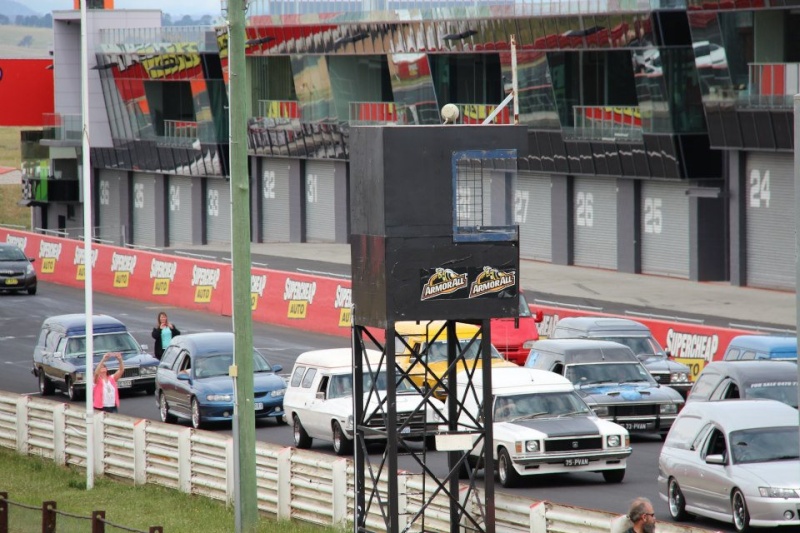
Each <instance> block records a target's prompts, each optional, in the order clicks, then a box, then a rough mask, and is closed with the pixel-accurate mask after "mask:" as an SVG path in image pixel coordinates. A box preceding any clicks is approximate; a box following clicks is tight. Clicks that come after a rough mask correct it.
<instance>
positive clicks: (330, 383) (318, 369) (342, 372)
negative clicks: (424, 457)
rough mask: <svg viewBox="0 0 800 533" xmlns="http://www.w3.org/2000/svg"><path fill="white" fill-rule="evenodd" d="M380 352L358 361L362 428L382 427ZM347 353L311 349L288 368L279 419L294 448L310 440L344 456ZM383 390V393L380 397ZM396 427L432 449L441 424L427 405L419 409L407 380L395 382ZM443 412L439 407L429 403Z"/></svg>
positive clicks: (347, 443) (348, 426) (348, 440)
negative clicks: (361, 377) (287, 425)
mask: <svg viewBox="0 0 800 533" xmlns="http://www.w3.org/2000/svg"><path fill="white" fill-rule="evenodd" d="M380 358H381V353H380V352H378V351H377V350H366V358H365V359H366V360H365V362H364V370H363V373H364V388H363V390H364V401H369V404H368V407H367V409H366V412H367V413H369V416H368V417H367V421H366V424H367V426H369V427H375V428H380V429H383V428H385V422H384V412H385V410H386V409H387V406H386V403H385V402H383V405H382V406H381V405H379V404H380V403H381V401H382V399H383V398H385V391H386V368H385V367H382V368H380V369H379V368H378V364H379V362H380ZM352 360H353V353H352V351H351V349H350V348H333V349H328V350H314V351H310V352H305V353H303V354H300V356H299V357H298V358H297V361H295V364H294V368H293V369H292V376H291V378H289V384H288V387H287V388H286V395H285V396H284V398H283V408H284V413H285V414H284V417H285V420H286V422H287V423H290V424H292V427H293V429H294V444H295V446H297V447H298V448H310V447H311V443H312V441H313V439H319V440H321V441H326V442H332V443H333V449H334V451H335V452H336V454H337V455H348V454H350V453H352V450H353V438H354V424H353V363H352ZM367 361H368V362H369V365H370V366H369V368H371V370H372V373H373V374H375V375H377V380H378V386H377V388H378V391H379V396H380V399H379V398H377V397H376V396H375V395H374V394H373V395H372V397H371V398H369V399H368V395H367V392H368V391H369V389H370V386H371V382H372V377H371V375H370V372H369V369H368V366H367ZM380 391H383V392H384V394H381V393H380ZM396 392H397V422H398V427H399V428H400V431H401V433H402V434H403V436H404V438H406V439H408V440H424V441H425V444H426V445H428V447H429V448H431V447H433V446H434V445H435V433H436V430H437V428H438V427H439V424H440V423H441V421H442V419H441V418H440V416H439V414H438V413H437V412H436V409H434V408H431V406H430V405H429V406H427V408H426V406H425V405H423V403H424V402H423V397H422V395H421V394H419V393H418V392H417V391H416V390H415V389H414V388H413V386H412V385H411V383H410V382H409V381H408V380H402V381H399V382H396ZM429 401H430V402H431V404H432V405H434V406H436V408H438V410H439V413H442V414H443V413H444V412H445V411H444V404H442V403H441V402H440V401H438V400H436V399H433V398H432V399H431V400H429ZM365 439H368V440H381V439H382V436H381V435H370V434H366V435H365Z"/></svg>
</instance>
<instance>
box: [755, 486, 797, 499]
mask: <svg viewBox="0 0 800 533" xmlns="http://www.w3.org/2000/svg"><path fill="white" fill-rule="evenodd" d="M758 492H759V494H761V497H762V498H797V496H798V491H796V490H795V489H781V488H778V487H758Z"/></svg>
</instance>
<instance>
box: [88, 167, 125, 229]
mask: <svg viewBox="0 0 800 533" xmlns="http://www.w3.org/2000/svg"><path fill="white" fill-rule="evenodd" d="M126 177H127V176H126V173H125V172H123V171H120V170H101V171H100V173H99V175H98V178H97V193H96V194H97V199H98V201H97V206H98V209H97V218H98V228H97V231H96V234H95V236H96V237H98V238H100V239H101V240H102V241H106V242H110V243H113V244H116V245H123V244H125V242H124V240H123V237H124V236H125V235H124V232H123V230H122V223H121V220H120V219H121V217H120V209H121V205H120V202H121V196H120V191H121V190H122V186H123V183H125V184H127V179H126Z"/></svg>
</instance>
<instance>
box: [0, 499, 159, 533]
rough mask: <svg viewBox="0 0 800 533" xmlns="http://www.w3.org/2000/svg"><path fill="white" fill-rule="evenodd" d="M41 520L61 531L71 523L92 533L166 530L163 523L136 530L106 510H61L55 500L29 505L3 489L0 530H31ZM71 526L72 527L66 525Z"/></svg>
mask: <svg viewBox="0 0 800 533" xmlns="http://www.w3.org/2000/svg"><path fill="white" fill-rule="evenodd" d="M35 522H39V523H40V524H41V526H42V528H41V531H58V526H59V525H61V526H65V525H66V524H67V523H71V524H77V523H81V524H85V525H84V526H83V527H80V528H79V529H80V530H83V531H92V532H93V533H104V532H105V531H106V527H107V526H108V527H109V528H110V529H109V530H111V529H123V530H125V531H131V532H133V533H163V531H164V528H163V527H162V526H151V527H150V528H148V529H146V530H143V529H133V528H130V527H127V526H123V525H121V524H115V523H113V522H110V521H108V520H106V513H105V511H92V514H91V515H89V516H84V515H76V514H73V513H68V512H66V511H62V510H59V509H58V508H57V504H56V502H54V501H46V502H42V505H41V506H38V507H37V506H35V505H27V504H24V503H20V502H15V501H13V500H9V499H8V493H7V492H0V533H10V532H12V531H28V530H29V526H31V525H33V524H34V523H35ZM65 529H71V528H65Z"/></svg>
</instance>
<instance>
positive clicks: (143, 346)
mask: <svg viewBox="0 0 800 533" xmlns="http://www.w3.org/2000/svg"><path fill="white" fill-rule="evenodd" d="M141 346H142V351H144V352H146V351H147V348H148V346H147V345H146V344H142V345H141Z"/></svg>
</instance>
